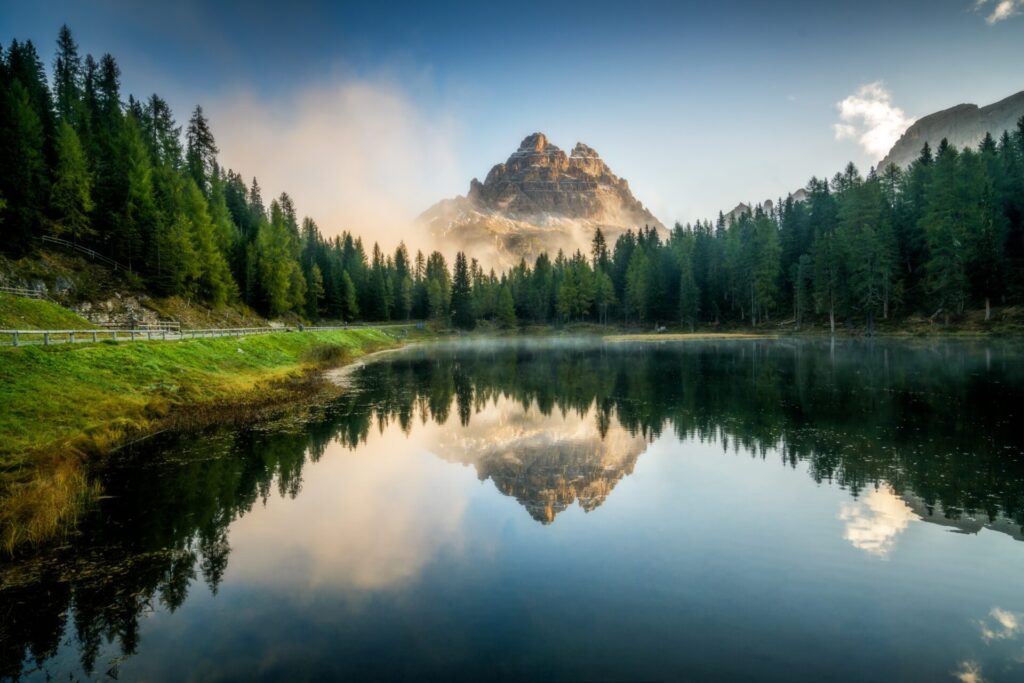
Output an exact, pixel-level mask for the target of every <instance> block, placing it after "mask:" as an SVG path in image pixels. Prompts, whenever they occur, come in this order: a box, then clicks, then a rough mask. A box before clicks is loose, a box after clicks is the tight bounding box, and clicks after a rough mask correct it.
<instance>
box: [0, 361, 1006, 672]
mask: <svg viewBox="0 0 1024 683" xmlns="http://www.w3.org/2000/svg"><path fill="white" fill-rule="evenodd" d="M1017 348H1018V346H1017V345H1016V344H1005V345H998V344H997V345H993V344H953V343H942V344H904V343H874V344H856V343H843V344H838V345H835V346H832V345H829V344H828V343H827V342H814V341H800V342H795V341H778V342H766V341H758V342H751V341H737V342H714V343H712V342H708V343H699V344H698V343H684V344H672V343H665V344H652V345H627V344H602V343H600V342H594V341H589V342H587V341H579V342H567V341H561V342H521V341H520V342H507V343H497V342H495V343H482V342H475V343H468V344H454V345H436V346H424V347H419V348H413V349H408V350H405V351H402V352H398V353H395V354H391V355H388V356H385V357H383V358H382V359H380V360H378V361H376V362H373V363H368V364H366V365H365V366H363V367H361V368H359V369H357V370H356V371H354V372H353V373H351V374H350V375H348V377H347V381H349V382H351V389H350V391H349V392H347V393H346V394H345V395H344V396H343V397H342V398H341V399H339V400H336V401H334V402H332V403H330V404H329V405H326V406H321V407H318V408H316V409H314V410H312V411H311V412H308V413H304V415H303V416H302V417H301V419H300V418H296V417H294V416H293V417H292V418H291V419H288V420H284V421H282V422H279V423H275V424H271V425H261V426H257V427H249V428H245V429H231V430H228V429H221V430H217V431H214V432H212V433H208V434H204V435H201V436H194V435H193V436H188V437H177V438H174V439H173V440H171V441H170V442H169V443H164V444H161V445H160V446H159V447H156V446H149V447H147V448H146V449H144V450H142V451H139V452H137V453H134V454H132V456H131V457H130V458H128V459H127V460H126V461H125V460H119V461H118V462H117V463H114V464H111V465H107V466H106V467H105V468H104V469H103V470H102V471H100V472H98V473H97V476H99V477H100V478H101V479H102V481H103V483H104V487H105V491H106V492H107V493H108V494H109V496H110V497H109V498H106V499H104V500H103V501H101V502H100V503H99V504H98V505H97V507H96V509H95V510H94V511H92V512H91V513H90V514H88V515H87V516H86V517H85V518H84V519H83V520H82V524H81V528H80V532H79V533H78V534H77V535H76V536H75V537H73V538H71V539H70V540H69V541H68V542H67V543H66V544H65V545H64V546H62V547H60V548H54V549H50V550H47V551H46V552H44V553H42V555H41V556H39V557H35V558H29V559H22V560H19V561H17V562H12V563H7V564H6V565H0V581H2V582H3V583H2V584H0V586H2V587H0V622H2V623H0V639H2V647H0V677H8V678H17V677H19V676H23V677H25V678H28V679H34V680H44V679H46V678H47V676H52V677H53V678H55V679H56V680H69V679H74V678H76V677H77V678H80V679H83V680H88V679H105V680H110V679H111V678H112V677H115V676H116V677H118V678H119V679H121V680H153V681H160V680H166V681H184V680H203V681H206V680H324V679H331V678H347V679H351V680H374V679H405V680H417V681H418V680H556V681H566V680H572V681H579V680H611V681H614V680H670V681H671V680H678V681H706V680H751V679H757V680H777V681H822V680H829V681H942V680H950V681H957V680H959V681H963V682H964V683H972V682H973V683H978V682H980V681H990V682H995V681H1021V680H1024V543H1022V542H1021V541H1022V540H1024V535H1022V532H1021V527H1022V524H1024V415H1022V411H1024V356H1022V355H1021V353H1020V352H1019V351H1018V350H1017Z"/></svg>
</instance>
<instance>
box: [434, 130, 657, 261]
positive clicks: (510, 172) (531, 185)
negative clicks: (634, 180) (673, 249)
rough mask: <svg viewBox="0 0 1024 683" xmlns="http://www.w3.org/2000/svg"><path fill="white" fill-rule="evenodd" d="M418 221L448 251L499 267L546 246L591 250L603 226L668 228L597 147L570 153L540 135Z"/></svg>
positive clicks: (613, 230)
mask: <svg viewBox="0 0 1024 683" xmlns="http://www.w3.org/2000/svg"><path fill="white" fill-rule="evenodd" d="M419 221H420V223H421V224H424V225H425V226H426V227H427V229H428V230H429V231H430V232H431V233H432V235H433V236H434V238H435V239H436V240H437V241H439V242H441V245H440V246H441V247H442V248H447V249H450V248H451V247H454V248H457V249H463V250H469V249H472V250H473V251H474V253H476V254H477V258H479V259H480V260H481V261H484V262H488V263H489V264H490V265H496V266H507V265H511V264H515V263H518V261H519V259H521V258H526V259H527V260H533V259H534V258H536V256H537V255H538V254H539V253H540V252H542V251H547V252H549V253H551V254H554V253H556V252H557V251H558V250H559V249H561V250H563V251H566V252H572V251H575V250H576V249H577V248H579V249H583V250H584V251H586V250H587V249H589V243H590V240H591V238H592V237H593V233H594V230H595V229H597V228H600V229H601V230H602V231H603V232H604V233H605V236H606V238H607V239H608V240H609V241H614V240H615V238H616V237H618V235H619V234H621V233H622V232H624V231H625V230H627V229H638V228H642V227H644V226H651V227H654V228H656V229H659V230H664V229H665V228H664V226H663V225H662V224H661V222H660V221H659V220H658V219H657V218H655V217H654V215H653V214H651V212H650V211H648V210H647V209H646V208H645V207H644V205H643V204H641V203H640V201H639V200H637V198H636V197H634V196H633V193H632V192H631V191H630V189H629V183H627V182H626V180H625V179H623V178H619V177H618V176H616V175H615V174H614V173H612V172H611V170H610V169H609V168H608V165H607V164H605V162H604V161H603V160H602V159H601V157H600V156H599V155H598V153H597V151H596V150H594V149H593V148H592V147H590V146H588V145H586V144H584V143H582V142H577V143H576V146H575V147H573V148H572V152H571V153H570V154H568V155H567V154H566V153H565V152H564V151H563V150H562V149H560V148H559V147H558V146H557V145H554V144H552V143H551V142H550V141H549V140H548V137H547V136H546V135H545V134H544V133H540V132H537V133H533V134H531V135H527V136H526V137H525V138H523V141H522V142H521V143H520V144H519V148H518V149H517V150H516V151H515V152H513V153H512V154H511V155H510V156H509V157H508V159H506V160H505V161H504V162H503V163H499V164H495V165H494V166H493V167H492V168H491V170H490V171H489V172H488V173H487V177H486V178H485V179H484V181H483V182H480V181H479V180H477V179H476V178H474V179H473V180H472V181H471V182H470V184H469V192H468V193H467V194H466V196H465V197H456V198H455V199H450V200H443V201H441V202H439V203H438V204H436V205H434V206H433V207H431V208H430V209H428V210H427V211H425V212H424V213H423V214H422V215H421V216H420V218H419Z"/></svg>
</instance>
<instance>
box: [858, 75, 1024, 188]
mask: <svg viewBox="0 0 1024 683" xmlns="http://www.w3.org/2000/svg"><path fill="white" fill-rule="evenodd" d="M1021 116H1024V91H1021V92H1019V93H1017V94H1016V95H1011V96H1010V97H1007V98H1006V99H1004V100H1000V101H999V102H996V103H995V104H990V105H988V106H987V107H979V106H978V105H976V104H958V105H957V106H955V107H950V108H949V109H944V110H942V111H940V112H936V113H934V114H929V115H928V116H925V117H924V118H922V119H918V120H917V121H916V122H915V123H914V124H913V125H912V126H910V128H908V129H907V131H906V132H905V133H903V135H902V136H901V137H900V139H899V140H897V141H896V144H895V145H893V148H892V149H891V150H889V153H888V154H886V155H885V158H884V159H882V160H881V161H880V162H879V163H878V168H880V169H882V168H885V167H886V166H889V165H890V164H896V165H897V166H900V167H901V168H906V167H907V166H908V165H910V163H911V162H913V161H914V160H915V159H917V157H918V156H919V155H920V153H921V148H922V147H924V143H925V142H927V143H928V144H929V145H931V147H932V149H933V150H934V149H935V148H936V147H937V146H938V145H939V143H940V142H941V141H942V138H946V139H947V140H949V144H951V145H953V146H954V147H958V148H963V147H975V146H977V144H978V143H979V142H981V140H982V138H984V137H985V133H991V134H992V137H994V138H995V139H996V140H997V141H998V139H999V136H1000V135H1002V134H1003V131H1004V130H1008V131H1011V132H1012V131H1014V130H1016V128H1017V121H1018V120H1019V119H1020V117H1021Z"/></svg>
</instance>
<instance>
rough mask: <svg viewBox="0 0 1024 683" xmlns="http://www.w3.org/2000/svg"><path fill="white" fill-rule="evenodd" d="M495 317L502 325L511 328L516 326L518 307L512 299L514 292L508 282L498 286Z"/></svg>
mask: <svg viewBox="0 0 1024 683" xmlns="http://www.w3.org/2000/svg"><path fill="white" fill-rule="evenodd" d="M495 318H496V319H497V321H498V324H499V325H501V326H502V327H506V328H510V327H515V326H516V307H515V304H514V303H513V301H512V292H511V290H510V289H509V287H508V285H507V284H504V285H501V286H499V288H498V296H497V301H496V303H495Z"/></svg>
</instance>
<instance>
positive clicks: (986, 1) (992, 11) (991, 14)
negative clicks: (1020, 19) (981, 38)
mask: <svg viewBox="0 0 1024 683" xmlns="http://www.w3.org/2000/svg"><path fill="white" fill-rule="evenodd" d="M1022 9H1024V0H995V1H993V0H976V1H975V3H974V10H975V11H976V12H986V13H987V14H986V16H985V21H986V22H988V24H989V25H992V24H998V23H999V22H1000V21H1003V20H1004V19H1009V18H1010V17H1012V16H1015V15H1017V14H1020V13H1021V10H1022Z"/></svg>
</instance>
